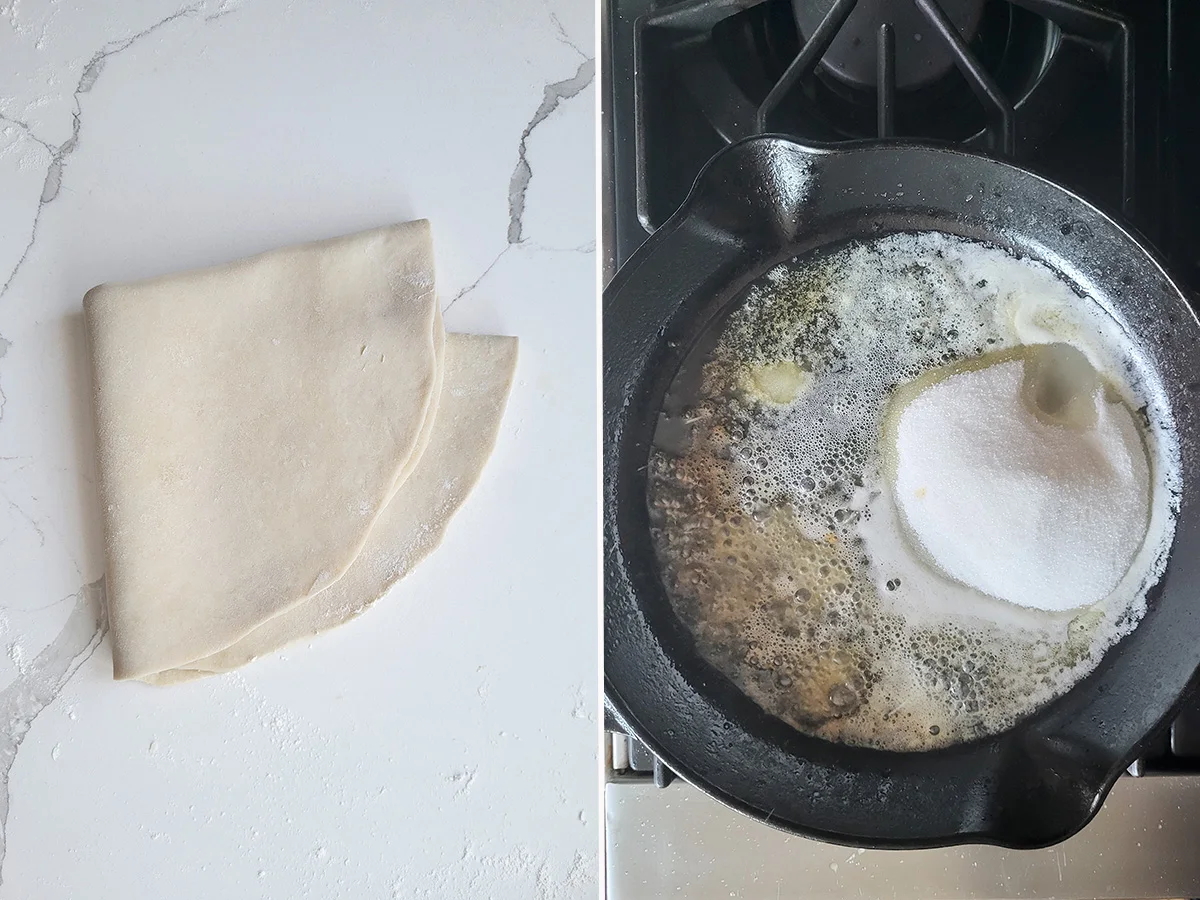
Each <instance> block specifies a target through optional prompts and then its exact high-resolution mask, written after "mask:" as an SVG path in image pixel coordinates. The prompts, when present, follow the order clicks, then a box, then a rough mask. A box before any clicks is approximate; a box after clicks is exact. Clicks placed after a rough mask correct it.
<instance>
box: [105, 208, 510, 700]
mask: <svg viewBox="0 0 1200 900" xmlns="http://www.w3.org/2000/svg"><path fill="white" fill-rule="evenodd" d="M84 310H85V317H86V324H87V331H88V338H89V345H90V348H91V355H92V366H93V375H94V382H95V392H96V396H95V411H96V429H97V453H98V459H99V467H100V476H101V492H102V498H103V510H104V520H105V531H106V555H107V574H108V602H109V617H110V623H111V634H112V642H113V674H114V677H116V678H118V679H125V678H141V679H143V680H148V681H155V682H159V683H167V682H170V681H174V680H181V679H183V678H187V677H195V676H196V675H200V674H207V673H209V672H213V671H223V670H225V669H228V668H231V667H233V666H236V665H240V664H241V662H245V661H248V660H249V659H251V658H253V656H255V655H258V654H260V653H263V652H268V651H270V650H273V649H276V648H277V647H278V646H281V644H282V643H286V642H287V641H289V640H292V639H295V638H296V637H300V636H303V635H305V634H311V633H313V632H314V631H316V630H321V629H322V628H324V627H330V626H331V625H333V624H337V622H339V621H343V620H344V619H345V618H348V617H349V616H350V615H353V614H354V612H355V611H357V610H360V609H361V608H363V607H364V606H365V605H367V604H369V602H371V601H372V600H374V599H375V598H376V597H377V596H378V595H379V594H380V593H382V592H383V590H385V589H386V587H387V586H388V584H390V583H391V581H392V580H394V579H395V577H397V575H398V573H401V574H402V571H403V569H404V567H403V566H397V567H393V569H392V571H391V572H390V573H388V574H387V576H386V577H384V576H377V575H376V574H375V572H374V571H372V572H371V577H367V576H366V575H365V574H363V575H360V576H356V577H354V578H353V579H352V580H351V581H349V582H346V583H345V584H343V585H341V587H340V588H339V591H338V592H336V593H331V594H327V595H326V596H325V597H324V598H323V599H322V600H321V601H320V602H316V603H314V601H315V599H316V598H318V597H321V596H322V594H323V593H324V592H326V591H327V590H329V589H330V587H331V586H332V585H337V584H338V583H339V581H341V580H342V579H343V576H344V575H345V574H346V573H347V572H348V570H351V569H352V564H354V563H355V560H356V559H357V558H358V557H359V556H360V552H361V551H362V550H363V549H364V546H376V545H377V547H378V548H383V549H377V552H385V550H387V551H388V552H392V553H393V556H395V554H396V553H397V552H398V550H397V548H398V547H407V546H412V545H413V540H412V539H411V537H405V534H409V535H411V533H412V532H413V531H414V530H415V531H419V532H421V533H422V534H425V533H431V534H437V535H440V533H441V530H442V529H443V528H444V527H445V518H439V517H441V516H442V513H443V511H444V509H449V511H450V512H452V511H453V508H456V507H457V505H458V504H459V503H461V497H459V498H458V499H457V500H453V501H446V500H444V499H443V498H442V496H441V495H439V496H438V497H437V498H435V499H433V500H429V499H427V498H428V495H429V493H430V491H431V490H432V489H430V488H426V492H425V493H421V492H420V490H418V487H419V483H421V481H422V479H419V480H418V481H415V482H414V484H413V491H412V492H411V494H412V500H413V501H416V502H423V503H425V504H426V505H425V507H424V508H423V509H422V508H418V507H417V506H414V505H407V506H405V505H402V504H403V502H404V491H405V485H406V483H407V482H408V481H411V480H413V479H414V478H415V477H416V475H417V474H418V473H420V472H422V466H421V461H422V459H426V454H425V453H423V452H422V451H424V450H426V449H427V445H432V444H433V443H434V441H435V440H437V439H438V421H439V415H440V414H441V413H440V412H439V410H440V409H441V405H442V401H443V400H455V401H457V400H459V399H462V398H464V397H465V396H466V394H467V393H469V390H468V387H467V386H465V385H464V383H463V382H464V380H466V381H470V380H471V379H472V378H473V377H476V381H475V382H473V385H472V387H471V388H470V390H474V391H476V392H477V393H478V392H482V393H483V394H486V395H487V399H486V402H485V400H483V399H480V401H479V404H477V406H478V407H479V409H482V408H483V407H487V408H488V409H491V408H492V407H495V406H496V404H497V403H498V404H499V406H501V407H502V405H503V400H504V397H505V396H506V394H507V389H508V384H509V378H510V377H511V365H512V363H513V361H514V360H515V342H513V341H511V339H508V340H506V339H497V340H499V343H495V342H494V341H491V340H488V339H484V338H473V339H464V340H463V342H461V345H460V344H459V342H458V341H457V339H452V341H451V343H452V344H453V345H455V346H456V347H458V349H456V350H455V352H454V354H453V356H454V367H453V369H452V370H451V371H452V372H453V373H456V374H454V380H450V381H446V380H445V376H444V366H443V362H444V360H443V354H444V352H446V351H445V338H444V335H443V332H442V325H441V318H440V314H439V313H438V310H437V305H436V293H435V290H434V272H433V255H432V242H431V237H430V231H429V225H428V223H427V222H424V221H418V222H410V223H406V224H404V225H397V226H392V227H388V228H381V229H376V230H373V231H368V232H364V233H362V234H357V235H352V236H349V237H345V238H337V239H334V240H330V241H322V242H318V243H314V244H307V245H303V246H299V247H293V248H287V249H284V250H278V251H272V252H270V253H265V254H262V255H260V256H257V257H253V258H250V259H246V260H242V261H239V262H235V263H232V264H229V265H225V266H219V267H215V268H210V269H204V270H199V271H195V272H188V273H184V274H180V275H172V276H167V277H164V278H158V279H153V280H149V281H143V282H137V283H133V284H125V285H102V286H100V287H98V288H95V289H93V290H92V291H90V292H88V294H87V296H86V297H85V298H84ZM501 348H510V350H508V351H504V350H502V349H501ZM472 353H478V354H479V355H480V356H481V360H476V361H469V360H467V361H464V359H463V358H462V357H463V356H464V354H466V355H470V354H472ZM497 357H500V358H501V362H506V363H507V364H508V365H509V370H508V375H505V376H501V375H499V374H497V371H496V370H495V365H492V368H488V364H487V363H485V362H484V361H483V360H489V361H490V363H492V364H498V363H496V358H497ZM472 367H474V369H473V368H472ZM501 367H502V366H501ZM456 392H457V393H456ZM497 392H498V394H499V399H498V400H497V399H496V397H497ZM492 401H495V402H492ZM464 402H466V401H465V400H464ZM488 402H492V405H491V406H488ZM460 406H461V404H459V403H457V402H454V403H450V404H449V406H448V407H447V409H448V410H449V413H450V414H451V415H452V416H453V415H455V411H456V409H457V410H458V411H459V412H460V413H461V412H462V410H461V409H459V407H460ZM463 415H465V413H463ZM478 415H480V416H484V417H485V418H487V415H485V412H482V411H479V412H478ZM494 418H495V422H494V423H493V422H492V420H491V418H488V422H487V423H483V424H481V423H479V422H478V421H476V426H475V427H476V428H477V429H478V430H477V431H475V432H474V434H475V438H474V440H473V441H465V442H463V441H462V440H461V438H460V443H461V445H462V450H461V453H459V452H457V451H455V452H451V451H454V448H453V447H451V448H449V449H448V450H447V451H446V452H443V453H442V454H441V457H442V458H441V460H440V461H439V460H438V458H437V457H436V456H434V457H430V458H428V459H427V471H426V472H425V473H424V475H423V476H422V478H423V481H424V482H425V483H429V484H440V485H443V486H444V485H445V482H446V478H447V477H450V476H445V477H443V476H442V475H441V474H439V470H440V469H441V467H442V466H443V465H444V466H446V467H447V468H446V471H449V470H450V469H455V467H457V469H455V471H456V474H455V475H454V476H453V477H454V478H457V479H458V482H456V483H459V482H462V483H470V482H473V481H474V478H475V477H476V476H477V475H478V469H479V467H481V466H482V464H483V460H484V459H486V456H487V451H488V450H489V449H490V446H491V441H492V439H493V438H494V434H495V428H496V426H497V425H498V420H499V412H495V415H494ZM453 421H454V419H453V418H451V419H448V420H447V421H446V422H445V423H443V424H444V426H445V427H444V428H443V429H442V430H443V431H445V432H447V433H449V431H450V430H451V423H452V422H453ZM488 428H490V429H491V430H490V431H488ZM489 435H490V436H489ZM481 447H482V448H483V449H482V456H480V455H479V450H480V448H481ZM476 460H477V462H475V461H476ZM432 492H433V493H435V494H436V493H437V491H432ZM446 496H447V497H449V496H450V494H449V491H448V489H447V493H446ZM393 498H394V499H393ZM389 500H391V501H393V502H394V503H397V505H396V506H395V507H394V508H393V510H392V511H393V513H394V515H392V516H391V517H389V518H388V519H385V518H384V517H383V516H382V513H383V512H384V510H385V508H387V507H388V505H389ZM447 503H449V506H447V505H446V504H447ZM445 517H448V513H446V515H445ZM387 521H392V523H393V524H392V525H391V527H389V528H379V529H378V530H377V526H383V525H384V523H385V522H387ZM397 522H398V523H399V524H396V523H397ZM406 529H407V531H406ZM397 541H398V542H399V543H396V542H397ZM434 544H436V538H434V540H433V543H432V544H430V545H429V546H428V547H427V548H426V549H425V550H423V551H421V552H420V553H419V555H424V553H427V552H428V550H429V549H432V546H433V545H434ZM395 558H397V559H400V557H399V556H396V557H395ZM362 565H363V566H367V559H365V558H364V560H363V563H362ZM376 568H378V567H376ZM385 568H386V567H385ZM322 610H324V612H322ZM276 618H279V620H280V621H279V622H278V623H276V625H275V626H274V627H273V628H268V629H266V630H263V628H264V623H269V622H271V621H272V620H274V619H276ZM234 659H238V660H240V662H234V661H233V660H234Z"/></svg>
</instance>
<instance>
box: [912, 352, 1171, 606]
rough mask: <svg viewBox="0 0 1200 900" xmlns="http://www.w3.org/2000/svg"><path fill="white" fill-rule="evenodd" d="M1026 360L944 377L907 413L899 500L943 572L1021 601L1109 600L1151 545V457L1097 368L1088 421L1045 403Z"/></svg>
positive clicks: (1077, 603)
mask: <svg viewBox="0 0 1200 900" xmlns="http://www.w3.org/2000/svg"><path fill="white" fill-rule="evenodd" d="M1025 370H1026V365H1025V363H1023V362H1022V361H1021V360H1009V361H1007V362H999V363H996V364H995V365H991V366H988V367H986V368H983V369H977V370H975V371H966V372H960V373H958V374H955V375H951V376H950V377H949V378H946V379H945V380H942V381H939V382H936V383H934V384H933V385H932V386H930V387H928V388H926V389H925V390H924V391H922V392H921V393H920V394H918V395H917V396H916V398H915V399H913V400H912V401H911V402H910V403H909V404H908V405H907V406H906V407H905V408H904V410H903V411H902V412H901V413H900V416H899V423H898V427H897V429H896V457H895V458H896V501H897V505H898V507H899V509H900V511H901V513H902V517H903V520H904V521H905V523H906V524H907V526H908V528H909V529H910V531H911V535H912V537H915V538H916V540H917V541H918V542H919V543H920V545H921V547H922V548H923V549H924V550H925V552H927V553H928V554H929V556H930V557H931V559H932V561H933V562H934V563H936V565H937V566H938V568H940V569H941V570H942V571H943V572H944V573H945V574H947V575H949V576H950V577H951V578H954V579H956V580H957V581H960V582H962V583H963V584H965V585H967V586H969V587H972V588H975V589H976V590H979V591H982V592H983V593H985V594H990V595H991V596H993V597H997V598H999V599H1001V600H1007V601H1009V602H1011V603H1016V604H1018V605H1020V606H1026V607H1031V608H1034V609H1040V610H1047V611H1058V610H1066V609H1072V608H1075V607H1079V606H1084V605H1087V604H1091V603H1095V602H1098V601H1100V600H1103V599H1104V598H1105V597H1106V596H1108V594H1109V593H1110V592H1111V591H1112V590H1113V589H1114V588H1115V587H1116V586H1117V583H1118V582H1119V581H1120V580H1121V578H1122V576H1123V575H1124V574H1125V572H1126V571H1127V569H1128V568H1129V564H1130V561H1131V560H1132V559H1133V557H1134V554H1135V553H1137V551H1138V548H1139V547H1140V546H1141V543H1142V539H1143V538H1144V536H1145V533H1146V524H1147V521H1148V518H1149V514H1150V508H1149V507H1150V471H1149V468H1148V465H1147V460H1146V453H1145V450H1144V449H1143V447H1142V441H1141V437H1140V435H1139V433H1138V428H1137V426H1136V424H1135V422H1134V420H1133V416H1132V414H1131V413H1130V411H1129V409H1128V407H1127V406H1126V405H1125V404H1123V403H1120V402H1107V401H1106V400H1105V398H1104V389H1103V387H1102V386H1101V385H1100V384H1099V383H1098V382H1097V383H1096V385H1095V387H1094V389H1093V390H1092V391H1091V392H1090V396H1085V397H1083V398H1080V399H1081V400H1083V402H1084V404H1085V406H1084V409H1085V411H1086V412H1090V413H1091V414H1092V415H1090V416H1089V417H1088V418H1090V419H1091V420H1092V421H1091V422H1090V423H1089V424H1087V425H1084V426H1082V427H1080V426H1077V425H1073V424H1062V423H1059V422H1054V421H1050V420H1049V419H1047V418H1046V417H1045V416H1042V417H1039V416H1038V415H1037V414H1036V413H1035V409H1036V407H1032V406H1031V405H1030V404H1029V403H1028V402H1027V401H1026V400H1025V399H1023V397H1022V389H1023V385H1024V382H1025Z"/></svg>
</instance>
